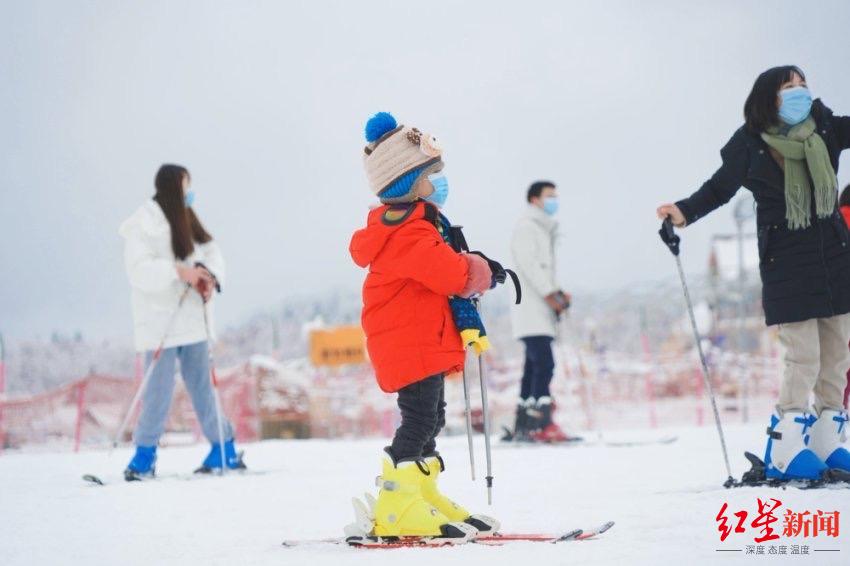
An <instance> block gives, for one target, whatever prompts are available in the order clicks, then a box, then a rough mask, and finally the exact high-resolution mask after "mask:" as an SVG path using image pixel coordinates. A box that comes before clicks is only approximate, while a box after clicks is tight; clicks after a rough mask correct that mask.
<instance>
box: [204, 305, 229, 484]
mask: <svg viewBox="0 0 850 566" xmlns="http://www.w3.org/2000/svg"><path fill="white" fill-rule="evenodd" d="M203 309H204V328H205V329H206V331H207V353H208V355H209V364H210V381H211V382H212V389H213V400H214V402H215V420H216V426H217V427H218V449H219V452H220V454H221V475H224V471H225V469H226V468H227V460H226V459H225V456H224V422H223V419H222V418H221V396H220V395H219V393H218V379H217V377H216V374H215V361H214V360H213V353H212V337H211V336H210V323H209V317H208V316H207V305H206V304H204V305H203Z"/></svg>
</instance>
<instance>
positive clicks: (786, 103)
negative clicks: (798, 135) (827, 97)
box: [779, 86, 812, 126]
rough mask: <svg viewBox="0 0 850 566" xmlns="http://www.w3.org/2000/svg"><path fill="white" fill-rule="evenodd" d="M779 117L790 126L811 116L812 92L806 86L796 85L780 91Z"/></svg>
mask: <svg viewBox="0 0 850 566" xmlns="http://www.w3.org/2000/svg"><path fill="white" fill-rule="evenodd" d="M779 100H780V103H779V118H781V119H782V121H783V122H785V123H786V124H788V125H789V126H796V125H797V124H799V123H800V122H802V121H803V120H805V119H806V118H808V117H809V113H810V112H811V110H812V94H811V93H810V92H809V89H808V88H806V87H804V86H795V87H791V88H786V89H784V90H780V91H779Z"/></svg>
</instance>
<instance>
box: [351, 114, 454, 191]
mask: <svg viewBox="0 0 850 566" xmlns="http://www.w3.org/2000/svg"><path fill="white" fill-rule="evenodd" d="M365 133H366V141H367V142H369V144H368V145H367V146H366V148H365V149H364V150H363V152H364V156H363V164H364V165H365V167H366V177H367V178H368V179H369V186H370V187H371V189H372V192H373V193H375V195H376V196H377V197H378V198H379V199H380V200H381V202H382V203H385V204H394V203H400V202H413V201H414V200H416V195H415V194H414V190H413V189H414V185H415V184H416V181H418V180H419V179H420V178H421V177H423V176H427V175H430V174H431V173H434V172H436V171H439V170H441V169H442V168H443V161H442V155H443V150H442V149H441V148H440V146H439V144H438V143H437V139H436V138H435V137H434V136H432V135H430V134H424V133H422V132H420V131H419V130H417V129H416V128H412V127H409V126H405V125H398V123H397V122H396V119H395V118H393V116H392V114H389V113H387V112H378V113H377V114H375V115H374V116H372V117H371V118H369V121H368V122H366V128H365Z"/></svg>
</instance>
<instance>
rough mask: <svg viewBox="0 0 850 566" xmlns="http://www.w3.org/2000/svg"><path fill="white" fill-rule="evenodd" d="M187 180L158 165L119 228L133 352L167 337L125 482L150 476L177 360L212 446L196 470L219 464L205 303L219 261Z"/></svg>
mask: <svg viewBox="0 0 850 566" xmlns="http://www.w3.org/2000/svg"><path fill="white" fill-rule="evenodd" d="M190 183H191V178H190V176H189V171H187V170H186V169H185V168H184V167H181V166H179V165H163V166H162V167H160V169H159V171H158V172H157V174H156V180H155V183H154V184H155V186H156V193H155V195H154V197H153V198H152V199H150V200H148V201H147V202H146V203H145V204H143V205H142V206H141V207H139V208H138V209H137V210H136V212H134V213H133V214H132V216H130V217H129V218H128V219H127V220H125V221H124V223H123V224H122V225H121V229H120V233H121V235H122V236H123V237H124V240H125V242H124V262H125V266H126V270H127V277H128V278H129V280H130V287H131V290H132V306H133V321H134V330H135V344H136V350H137V351H139V352H146V353H147V363H148V364H150V363H151V361H152V353H153V350H155V349H156V348H157V347H158V346H159V343H160V341H161V340H162V338H163V336H165V343H164V348H163V351H162V353H161V356H160V358H159V360H158V361H157V362H156V366H155V367H154V369H153V373H152V375H151V378H150V381H149V382H148V384H147V387H146V389H145V391H144V396H143V398H142V413H141V416H140V417H139V422H138V424H137V425H136V430H135V432H134V434H133V442H134V443H135V445H136V453H135V455H134V456H133V459H132V460H131V461H130V464H129V465H128V466H127V469H126V470H125V472H124V473H125V478H126V479H127V481H132V480H137V479H140V478H142V477H146V476H153V475H154V472H155V464H156V448H157V443H158V442H159V438H160V436H161V435H162V433H163V431H164V429H165V421H166V419H167V418H168V411H169V407H170V406H171V395H172V392H173V390H174V371H175V364H176V363H177V361H178V360H179V361H180V374H181V375H182V376H183V381H184V382H185V384H186V389H187V390H188V392H189V395H190V396H191V398H192V405H193V406H194V407H195V412H196V413H197V414H198V420H199V421H200V424H201V429H202V430H203V432H204V436H206V438H207V440H209V441H210V443H211V444H212V447H211V449H210V452H209V455H208V456H207V457H206V459H205V460H204V462H203V464H202V465H201V467H200V468H199V469H198V470H196V471H198V472H209V471H212V470H215V469H221V467H222V462H221V450H220V444H219V431H218V422H217V419H216V407H215V399H214V394H213V390H212V384H211V382H210V367H209V354H208V350H207V348H209V344H208V343H207V330H206V326H205V323H204V309H205V308H206V309H211V306H212V305H210V304H209V301H210V300H211V299H212V297H213V292H214V291H215V289H216V287H217V286H218V285H220V284H221V283H222V282H223V278H224V259H223V258H222V255H221V251H220V250H219V247H218V244H217V243H216V242H215V240H213V238H212V236H210V235H209V233H207V231H206V229H204V226H203V224H201V221H200V220H199V219H198V217H197V215H196V214H195V211H194V210H193V209H192V203H193V202H194V198H195V193H194V191H192V190H191V189H190ZM187 285H190V286H191V287H193V288H194V289H195V291H197V292H195V291H191V292H190V293H189V295H188V296H187V297H186V298H185V299H184V300H183V303H182V304H180V306H178V304H179V303H180V297H181V296H182V295H183V293H184V290H185V288H186V286H187ZM205 303H206V304H205ZM175 311H176V314H175ZM172 316H174V319H173V322H171V323H170V321H171V319H172ZM169 323H170V324H169ZM222 418H223V417H222ZM223 425H224V438H225V439H226V440H225V450H224V452H225V458H226V460H227V467H228V468H232V469H236V468H244V467H245V465H244V464H243V463H242V461H241V458H240V457H239V456H238V455H237V453H236V448H235V447H234V443H233V427H232V426H231V424H230V423H229V422H228V421H227V420H226V419H224V423H223Z"/></svg>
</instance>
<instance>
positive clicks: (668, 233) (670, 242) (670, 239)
mask: <svg viewBox="0 0 850 566" xmlns="http://www.w3.org/2000/svg"><path fill="white" fill-rule="evenodd" d="M658 234H659V235H660V236H661V241H662V242H664V244H665V245H666V246H667V248H668V249H669V250H670V253H672V254H673V257H674V258H676V267H677V268H678V269H679V279H680V280H681V281H682V289H683V290H684V292H685V304H686V306H687V307H688V315H689V317H690V319H691V328H693V331H694V340H695V341H696V345H697V351H698V352H699V360H700V362H701V363H702V378H703V380H704V381H705V388H706V390H707V391H708V396H709V398H710V399H711V409H712V410H713V411H714V422H715V423H716V424H717V434H718V435H719V436H720V447H721V448H722V449H723V460H724V462H726V473H727V475H728V478H727V479H726V482H724V484H723V485H724V486H725V487H730V486H731V485H733V484H734V483H735V480H734V478H733V477H732V468H731V466H729V452H728V451H727V450H726V437H725V436H724V435H723V426H722V425H721V424H720V413H719V412H718V411H717V400H716V399H715V398H714V388H713V387H712V386H711V378H710V377H709V374H708V364H707V363H706V361H705V353H704V352H703V351H702V341H701V340H700V335H699V329H698V328H697V321H696V318H695V317H694V305H693V302H692V301H691V294H690V293H689V292H688V283H687V281H686V280H685V272H684V270H683V269H682V260H681V258H679V242H680V238H679V236H678V235H677V234H676V232H675V230H674V229H673V222H672V221H671V220H670V217H669V216H668V217H667V218H665V219H664V222H663V223H662V224H661V230H659V231H658Z"/></svg>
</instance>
